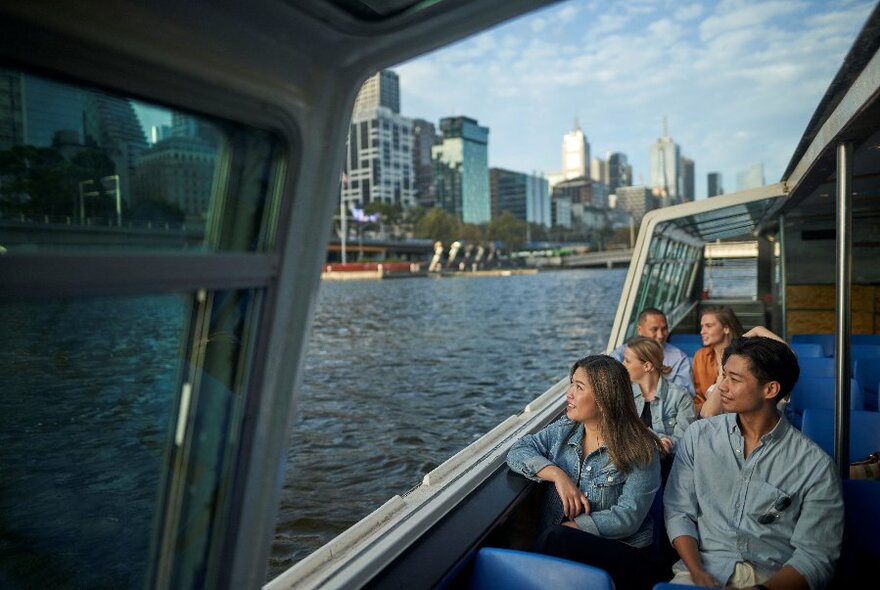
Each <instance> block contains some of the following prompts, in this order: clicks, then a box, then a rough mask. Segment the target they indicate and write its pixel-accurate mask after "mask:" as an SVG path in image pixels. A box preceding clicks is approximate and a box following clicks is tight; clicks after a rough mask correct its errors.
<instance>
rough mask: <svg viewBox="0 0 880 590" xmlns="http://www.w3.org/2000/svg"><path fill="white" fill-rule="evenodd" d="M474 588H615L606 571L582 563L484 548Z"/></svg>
mask: <svg viewBox="0 0 880 590" xmlns="http://www.w3.org/2000/svg"><path fill="white" fill-rule="evenodd" d="M470 588H471V589H472V590H508V589H510V588H519V589H522V590H540V589H542V588H548V589H553V588H559V589H563V588H565V589H567V588H590V589H591V590H614V583H613V582H612V581H611V576H610V575H608V572H606V571H605V570H602V569H599V568H597V567H592V566H589V565H586V564H583V563H577V562H575V561H569V560H567V559H560V558H558V557H551V556H549V555H541V554H539V553H528V552H525V551H515V550H513V549H498V548H495V547H483V548H482V549H480V550H479V551H478V552H477V556H476V557H475V558H474V569H473V572H472V574H471V578H470Z"/></svg>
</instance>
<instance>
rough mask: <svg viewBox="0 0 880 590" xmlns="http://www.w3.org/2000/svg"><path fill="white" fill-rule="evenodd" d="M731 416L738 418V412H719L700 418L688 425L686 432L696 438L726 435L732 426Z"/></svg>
mask: <svg viewBox="0 0 880 590" xmlns="http://www.w3.org/2000/svg"><path fill="white" fill-rule="evenodd" d="M731 418H733V419H736V414H718V415H717V416H710V417H709V418H700V419H699V420H695V421H694V422H692V423H691V425H690V426H688V429H687V431H686V432H685V434H686V435H689V436H692V437H695V438H714V437H722V436H723V437H726V436H727V435H728V432H729V431H730V429H731V428H732V424H731V423H730V420H731Z"/></svg>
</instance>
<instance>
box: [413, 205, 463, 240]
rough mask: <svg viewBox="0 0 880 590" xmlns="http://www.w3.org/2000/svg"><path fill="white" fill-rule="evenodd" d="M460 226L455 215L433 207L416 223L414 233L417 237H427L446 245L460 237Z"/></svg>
mask: <svg viewBox="0 0 880 590" xmlns="http://www.w3.org/2000/svg"><path fill="white" fill-rule="evenodd" d="M460 227H461V223H460V222H459V221H458V219H457V218H456V217H455V216H453V215H451V214H449V213H447V212H446V211H444V210H443V209H440V208H439V207H434V208H433V209H431V210H430V211H428V212H427V213H425V215H424V216H423V217H422V218H421V219H419V221H418V222H417V223H416V228H415V234H416V237H417V238H429V239H431V240H434V241H435V242H436V241H440V242H443V244H444V245H445V246H448V245H449V244H451V243H452V242H454V241H455V240H457V239H458V238H459V237H460V233H461V229H460Z"/></svg>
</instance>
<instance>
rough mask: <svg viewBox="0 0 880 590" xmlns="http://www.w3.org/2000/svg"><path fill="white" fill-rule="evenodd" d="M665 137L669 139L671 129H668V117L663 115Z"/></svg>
mask: <svg viewBox="0 0 880 590" xmlns="http://www.w3.org/2000/svg"><path fill="white" fill-rule="evenodd" d="M663 137H669V129H667V128H666V115H663Z"/></svg>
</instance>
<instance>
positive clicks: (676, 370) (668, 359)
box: [611, 342, 696, 401]
mask: <svg viewBox="0 0 880 590" xmlns="http://www.w3.org/2000/svg"><path fill="white" fill-rule="evenodd" d="M625 347H626V345H625V344H621V345H620V346H618V347H617V348H615V349H614V350H612V351H611V356H612V357H614V358H616V359H617V360H619V361H620V362H623V349H624V348H625ZM663 364H664V365H666V366H667V367H669V368H670V369H672V372H671V373H669V375H667V376H666V378H667V379H669V380H670V381H672V382H673V383H675V384H676V385H678V386H679V387H683V388H684V389H685V391H687V392H688V393H689V394H691V400H692V401H693V398H694V396H695V395H696V392H695V391H694V374H693V372H692V371H691V359H690V358H688V355H686V354H685V353H684V351H683V350H682V349H680V348H678V347H676V346H673V345H671V344H669V343H668V342H667V343H666V344H664V345H663Z"/></svg>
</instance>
